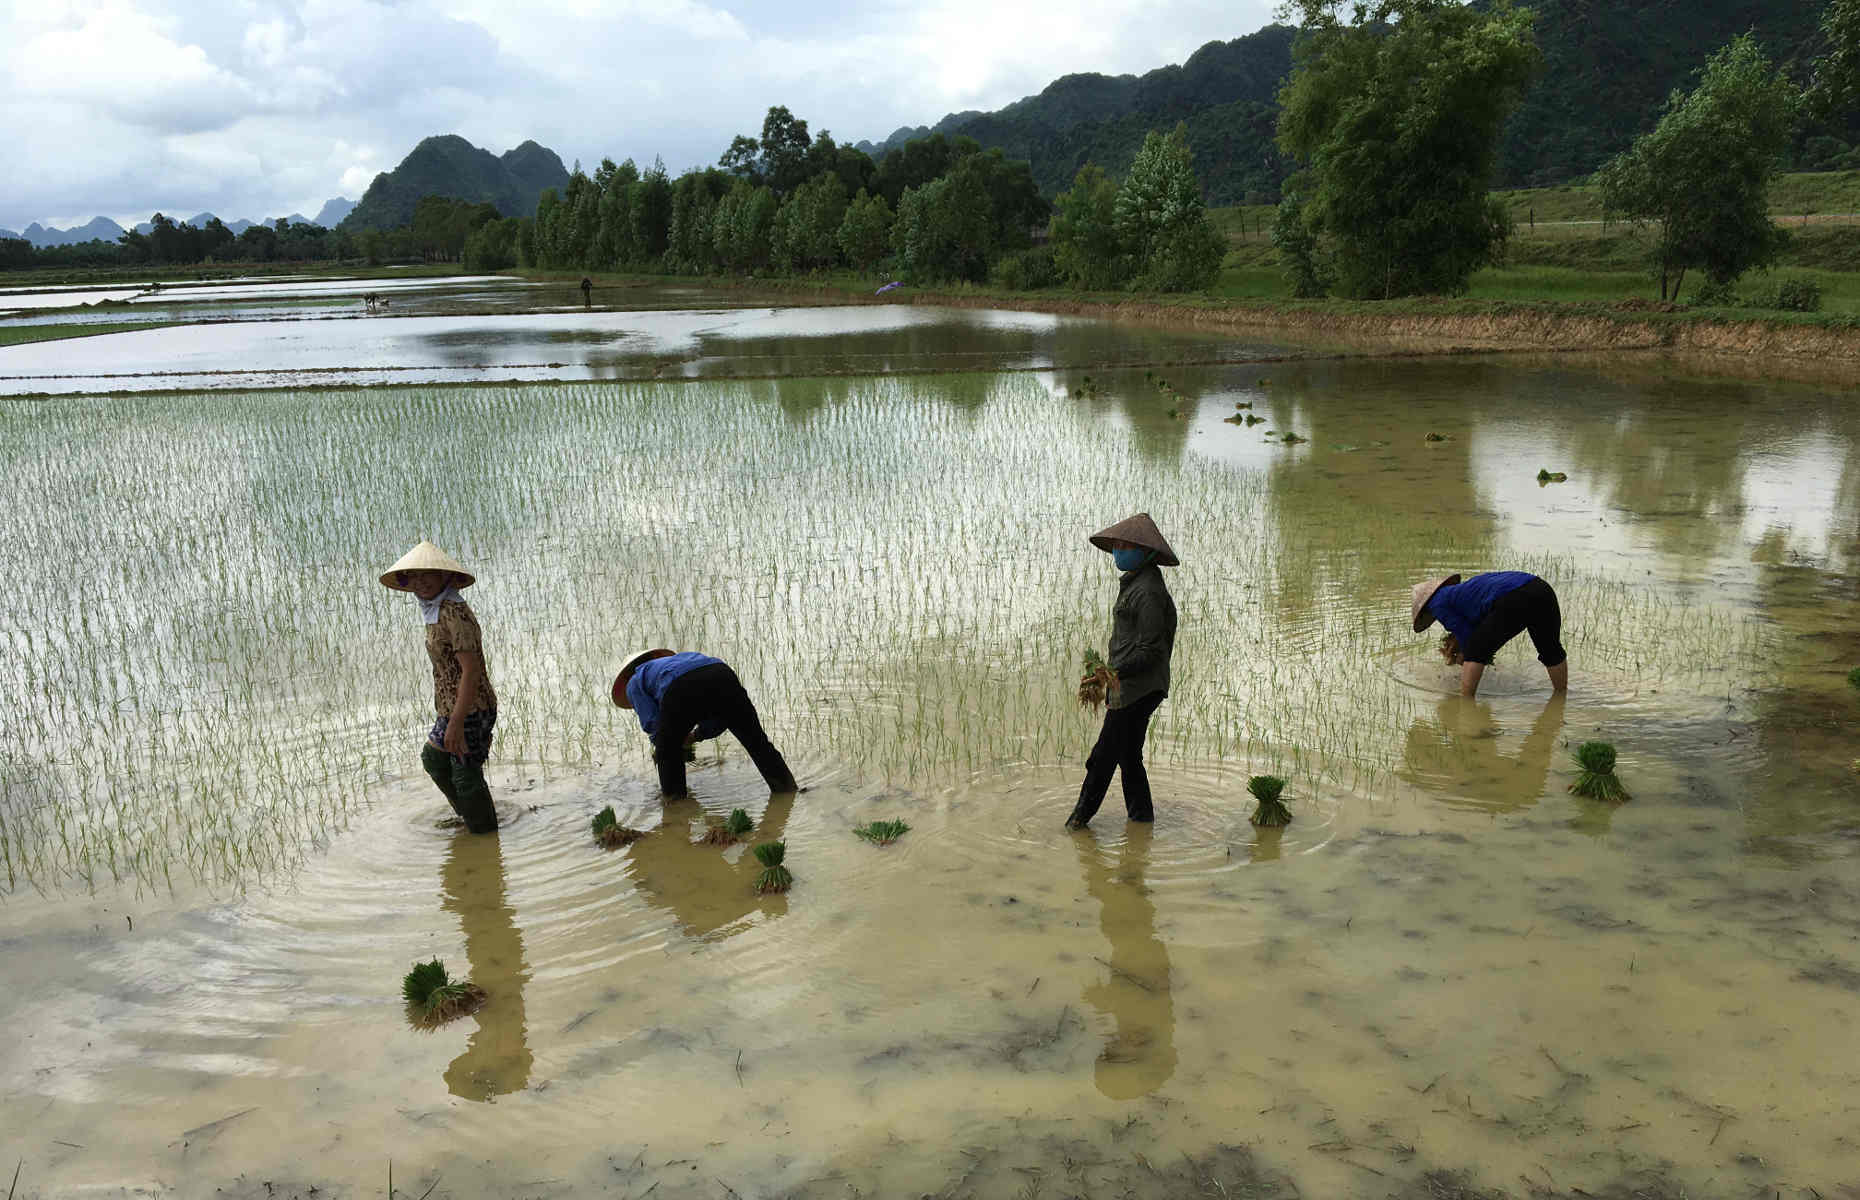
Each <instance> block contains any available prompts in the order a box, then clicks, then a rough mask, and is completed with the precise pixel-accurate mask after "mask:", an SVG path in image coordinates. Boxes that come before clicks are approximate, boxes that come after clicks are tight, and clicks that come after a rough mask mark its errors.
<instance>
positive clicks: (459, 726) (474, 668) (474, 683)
mask: <svg viewBox="0 0 1860 1200" xmlns="http://www.w3.org/2000/svg"><path fill="white" fill-rule="evenodd" d="M457 658H458V660H459V696H458V699H457V700H454V701H453V702H452V716H451V717H450V718H449V719H448V720H447V721H446V742H445V750H446V753H447V754H456V755H458V756H459V757H460V758H463V757H464V756H465V717H466V716H467V715H468V714H469V713H470V712H471V711H472V710H473V709H474V708H475V707H477V704H478V681H479V680H480V679H483V678H484V655H482V654H466V653H461V654H459V655H458V656H457Z"/></svg>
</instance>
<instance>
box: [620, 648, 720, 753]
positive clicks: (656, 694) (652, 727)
mask: <svg viewBox="0 0 1860 1200" xmlns="http://www.w3.org/2000/svg"><path fill="white" fill-rule="evenodd" d="M722 662H723V660H722V659H720V658H712V657H711V656H710V655H708V654H699V653H698V652H697V651H695V650H686V651H684V652H683V653H680V654H673V655H668V656H666V657H663V658H649V659H647V660H646V661H645V662H643V663H641V664H640V665H639V666H637V667H634V668H633V674H632V676H631V677H630V678H629V679H628V680H627V681H626V698H627V699H628V700H629V701H631V702H632V704H633V713H634V715H636V716H637V717H639V727H640V728H641V729H643V730H645V731H646V735H647V736H648V737H653V736H656V735H657V734H658V732H659V706H660V705H662V704H664V703H665V689H666V688H669V687H671V686H672V683H673V682H674V681H675V680H677V679H678V677H679V676H681V675H688V674H690V673H691V672H692V671H695V670H697V669H698V668H699V667H708V666H711V665H713V664H721V663H722ZM723 731H724V725H723V723H722V722H721V721H715V720H711V721H700V722H698V726H697V737H698V740H699V741H703V740H704V739H706V738H714V737H716V736H718V735H719V734H721V733H722V732H723Z"/></svg>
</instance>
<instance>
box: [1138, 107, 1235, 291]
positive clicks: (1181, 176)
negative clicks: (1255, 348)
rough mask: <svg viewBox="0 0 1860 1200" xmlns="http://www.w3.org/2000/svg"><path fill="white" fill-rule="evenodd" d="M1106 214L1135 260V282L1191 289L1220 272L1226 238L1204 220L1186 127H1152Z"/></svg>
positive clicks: (1163, 288)
mask: <svg viewBox="0 0 1860 1200" xmlns="http://www.w3.org/2000/svg"><path fill="white" fill-rule="evenodd" d="M1112 220H1113V224H1114V226H1115V228H1116V231H1117V235H1118V241H1119V242H1121V243H1122V244H1123V246H1124V248H1125V250H1126V252H1127V253H1129V254H1130V255H1131V257H1132V258H1133V259H1134V260H1135V262H1136V267H1137V280H1136V281H1137V283H1138V284H1139V285H1140V286H1143V287H1149V288H1155V289H1157V290H1159V291H1168V292H1179V291H1193V290H1195V289H1198V288H1204V287H1207V286H1208V285H1209V284H1211V283H1213V282H1214V278H1215V276H1216V275H1218V274H1220V270H1221V258H1222V256H1223V254H1224V252H1225V251H1226V249H1227V243H1226V240H1225V239H1224V238H1222V237H1221V235H1220V233H1219V232H1218V231H1217V230H1216V229H1215V228H1214V225H1213V223H1212V222H1211V221H1209V220H1208V210H1207V206H1206V205H1205V204H1203V203H1202V200H1201V184H1200V183H1199V182H1197V180H1196V179H1195V164H1194V158H1193V155H1192V154H1191V153H1190V151H1189V148H1188V127H1187V126H1186V125H1183V124H1178V125H1177V126H1176V127H1175V129H1174V130H1172V131H1171V132H1170V133H1169V135H1168V136H1167V137H1164V136H1163V135H1162V134H1159V133H1156V132H1154V131H1152V132H1151V133H1150V134H1149V135H1148V136H1147V137H1145V138H1144V139H1143V148H1142V149H1141V150H1138V151H1137V156H1136V158H1134V159H1132V160H1131V163H1130V174H1128V175H1126V176H1125V177H1124V183H1123V186H1122V187H1120V188H1118V189H1117V199H1116V201H1115V202H1114V203H1113V205H1112Z"/></svg>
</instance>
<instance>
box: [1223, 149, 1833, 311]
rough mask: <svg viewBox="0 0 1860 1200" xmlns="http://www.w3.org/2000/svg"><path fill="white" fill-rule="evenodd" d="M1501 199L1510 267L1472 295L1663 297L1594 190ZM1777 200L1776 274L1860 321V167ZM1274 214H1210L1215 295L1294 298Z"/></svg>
mask: <svg viewBox="0 0 1860 1200" xmlns="http://www.w3.org/2000/svg"><path fill="white" fill-rule="evenodd" d="M1497 194H1498V196H1499V198H1500V200H1502V201H1503V202H1504V204H1505V207H1506V209H1507V210H1508V211H1509V212H1510V213H1511V215H1512V218H1513V220H1514V221H1515V222H1516V230H1515V232H1514V234H1513V236H1512V241H1511V246H1510V249H1509V253H1508V255H1507V262H1506V264H1505V265H1504V266H1502V267H1492V268H1487V269H1486V270H1483V271H1480V272H1479V273H1478V274H1477V275H1475V276H1474V277H1473V281H1472V287H1471V290H1470V291H1469V292H1468V293H1467V296H1466V299H1468V300H1475V301H1509V302H1533V301H1550V302H1563V303H1576V304H1584V303H1615V302H1619V301H1622V300H1629V299H1636V298H1638V299H1658V297H1659V281H1658V277H1657V275H1656V273H1655V272H1654V270H1653V268H1652V267H1651V266H1650V265H1649V263H1648V251H1649V241H1648V238H1649V234H1648V232H1647V231H1644V230H1642V231H1637V230H1635V229H1634V228H1633V227H1632V226H1629V225H1624V224H1622V223H1620V222H1618V221H1615V222H1606V223H1605V222H1604V221H1603V214H1602V206H1601V199H1600V196H1599V195H1598V194H1597V193H1596V191H1595V190H1594V189H1593V188H1590V187H1587V186H1585V185H1579V184H1570V185H1565V186H1562V187H1548V188H1529V189H1521V190H1517V191H1507V192H1499V193H1497ZM1770 199H1771V205H1770V211H1771V213H1772V215H1773V217H1774V219H1775V220H1776V222H1777V223H1778V224H1780V225H1782V226H1783V227H1784V228H1785V229H1786V230H1788V232H1789V234H1790V244H1789V247H1788V248H1787V249H1786V250H1785V251H1784V252H1783V255H1782V258H1781V260H1780V261H1779V262H1778V263H1777V265H1776V267H1775V268H1774V270H1773V271H1772V272H1770V273H1769V274H1773V275H1785V276H1792V277H1801V278H1807V279H1812V280H1814V281H1815V282H1816V283H1819V284H1820V285H1821V291H1822V312H1821V314H1820V315H1821V316H1822V317H1823V318H1828V319H1831V322H1832V321H1838V320H1840V319H1841V318H1843V317H1850V318H1851V317H1854V316H1860V171H1830V172H1820V173H1813V174H1798V175H1784V176H1782V177H1781V178H1779V179H1778V180H1777V181H1776V184H1775V186H1774V187H1773V189H1772V191H1771V195H1770ZM1273 211H1274V210H1273V209H1272V208H1270V207H1262V206H1251V207H1245V208H1221V209H1215V210H1213V216H1214V219H1215V221H1216V223H1217V224H1218V225H1219V226H1220V228H1221V229H1222V231H1223V232H1225V233H1226V234H1227V236H1228V241H1229V245H1230V247H1231V248H1230V250H1229V253H1228V256H1227V262H1226V266H1225V268H1224V269H1223V270H1222V272H1221V279H1220V282H1219V284H1217V285H1216V288H1215V292H1216V294H1217V295H1221V296H1225V297H1228V298H1231V299H1236V300H1267V301H1282V300H1287V299H1289V298H1290V293H1289V292H1288V291H1287V289H1286V286H1285V281H1284V279H1283V278H1282V277H1281V275H1280V273H1279V269H1278V255H1277V252H1275V251H1274V250H1273V248H1272V238H1271V232H1270V231H1271V229H1272V218H1273ZM1699 282H1702V280H1701V279H1700V278H1699V276H1698V275H1697V274H1696V273H1693V274H1689V275H1688V276H1687V278H1686V281H1685V285H1684V286H1685V293H1686V295H1689V294H1690V292H1691V290H1692V288H1693V286H1694V285H1695V284H1697V283H1699ZM1766 282H1767V277H1766V273H1764V272H1753V273H1751V274H1749V275H1747V276H1745V277H1744V279H1742V280H1740V281H1739V284H1738V290H1739V291H1740V293H1743V294H1746V295H1748V294H1750V293H1754V292H1756V291H1758V290H1759V289H1761V288H1762V287H1763V286H1764V284H1765V283H1766ZM1686 295H1682V296H1681V301H1682V302H1684V300H1685V299H1686ZM1714 311H1716V312H1717V313H1719V314H1721V315H1736V316H1739V317H1753V318H1770V317H1781V316H1784V315H1785V314H1778V313H1774V312H1771V311H1768V310H1762V309H1718V310H1714Z"/></svg>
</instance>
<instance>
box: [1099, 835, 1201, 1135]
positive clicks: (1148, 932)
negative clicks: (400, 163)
mask: <svg viewBox="0 0 1860 1200" xmlns="http://www.w3.org/2000/svg"><path fill="white" fill-rule="evenodd" d="M1075 840H1076V844H1077V846H1078V853H1079V863H1080V865H1081V866H1082V867H1083V868H1084V870H1085V888H1086V890H1087V891H1088V892H1090V893H1091V896H1092V898H1093V899H1094V900H1096V901H1097V902H1098V909H1099V916H1098V923H1099V927H1100V929H1102V931H1103V932H1104V937H1105V940H1106V941H1108V942H1109V943H1110V944H1111V957H1110V958H1109V959H1108V960H1104V959H1100V960H1099V961H1100V962H1102V963H1103V964H1104V967H1105V970H1106V972H1107V975H1106V977H1105V978H1104V979H1102V980H1101V981H1100V982H1098V983H1095V984H1093V985H1092V986H1090V987H1088V988H1086V989H1085V1001H1086V1003H1088V1004H1090V1005H1091V1006H1092V1007H1093V1008H1095V1009H1097V1010H1098V1011H1099V1012H1102V1013H1105V1014H1106V1015H1108V1016H1109V1017H1111V1019H1112V1020H1113V1021H1115V1022H1116V1025H1117V1028H1116V1032H1115V1033H1113V1034H1112V1036H1111V1040H1110V1041H1109V1042H1107V1043H1106V1044H1105V1047H1104V1050H1103V1051H1102V1052H1101V1053H1100V1054H1099V1056H1098V1065H1097V1068H1096V1070H1095V1071H1094V1078H1095V1080H1096V1082H1097V1085H1098V1090H1099V1091H1100V1092H1102V1093H1103V1094H1104V1095H1106V1096H1108V1097H1109V1098H1111V1099H1113V1100H1134V1099H1136V1098H1137V1097H1139V1096H1147V1095H1149V1094H1150V1093H1151V1092H1153V1091H1155V1090H1156V1089H1157V1088H1159V1087H1161V1086H1162V1085H1163V1084H1165V1083H1167V1082H1168V1081H1169V1078H1170V1076H1172V1075H1174V1074H1175V1059H1176V1056H1175V1002H1174V999H1173V997H1172V994H1171V991H1170V982H1169V948H1168V947H1167V946H1165V945H1164V944H1163V942H1162V939H1161V938H1159V937H1157V936H1156V906H1155V904H1154V903H1152V902H1151V900H1150V894H1149V888H1148V886H1147V885H1146V884H1145V883H1144V879H1143V876H1144V872H1145V871H1146V870H1147V869H1148V867H1149V858H1150V828H1149V826H1147V825H1136V824H1133V825H1131V826H1130V827H1129V829H1128V830H1126V832H1125V835H1124V844H1123V847H1122V848H1121V849H1120V850H1119V851H1118V858H1117V866H1116V867H1115V869H1113V867H1112V866H1111V864H1110V862H1109V861H1108V859H1107V857H1106V855H1105V853H1104V852H1103V850H1102V849H1101V848H1100V847H1099V845H1098V842H1097V840H1096V839H1095V838H1093V837H1090V836H1087V835H1081V836H1079V837H1078V838H1077V839H1075Z"/></svg>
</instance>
